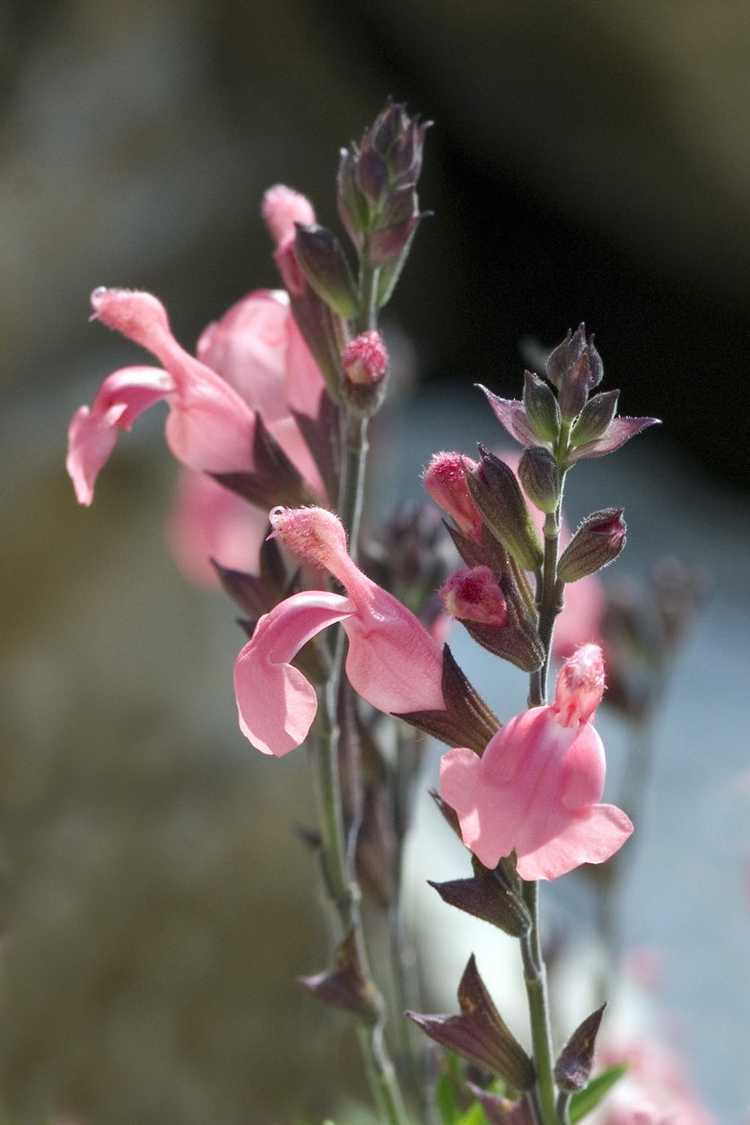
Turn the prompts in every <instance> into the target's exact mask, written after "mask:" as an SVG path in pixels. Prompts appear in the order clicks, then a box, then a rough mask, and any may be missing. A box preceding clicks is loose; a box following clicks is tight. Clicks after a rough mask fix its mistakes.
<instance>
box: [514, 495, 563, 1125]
mask: <svg viewBox="0 0 750 1125" xmlns="http://www.w3.org/2000/svg"><path fill="white" fill-rule="evenodd" d="M561 514H562V489H561V495H560V502H559V504H558V507H557V511H556V512H555V513H553V514H550V515H548V516H547V517H546V519H545V521H544V562H543V565H542V569H541V572H540V573H539V574H538V575H537V608H538V611H539V638H540V640H541V642H542V645H543V646H544V661H543V663H542V666H541V668H539V669H538V670H537V671H536V672H532V673H531V676H530V681H529V706H530V707H541V706H543V705H544V704H545V703H546V702H547V679H548V675H549V664H550V657H551V653H552V635H553V633H554V628H555V618H556V617H557V615H558V613H559V612H560V609H561V608H562V603H561V589H560V585H559V583H558V581H557V553H558V545H559V539H560V520H561ZM523 897H524V900H525V902H526V905H527V907H528V910H529V914H530V915H531V927H530V929H529V931H528V933H527V934H526V935H525V937H523V938H521V954H522V956H523V967H524V979H525V983H526V996H527V999H528V1005H529V1020H530V1023H531V1040H532V1045H533V1049H534V1066H535V1067H536V1075H537V1097H538V1103H539V1106H538V1108H539V1115H540V1118H541V1125H559V1123H560V1121H561V1118H560V1115H559V1112H558V1108H557V1106H556V1104H555V1098H556V1093H555V1081H554V1076H553V1070H552V1067H553V1058H552V1032H551V1028H550V1019H549V1001H548V998H547V969H546V966H545V964H544V958H543V956H542V944H541V932H540V927H539V884H538V883H537V882H524V884H523Z"/></svg>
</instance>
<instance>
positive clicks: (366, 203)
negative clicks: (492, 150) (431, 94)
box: [337, 102, 428, 307]
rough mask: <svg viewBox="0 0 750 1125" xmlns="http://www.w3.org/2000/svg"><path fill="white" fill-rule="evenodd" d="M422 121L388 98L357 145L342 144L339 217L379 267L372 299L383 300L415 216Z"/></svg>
mask: <svg viewBox="0 0 750 1125" xmlns="http://www.w3.org/2000/svg"><path fill="white" fill-rule="evenodd" d="M427 128H428V123H426V122H422V123H420V122H419V119H418V118H416V117H414V118H411V117H409V115H408V114H407V113H406V110H405V108H404V106H402V105H397V104H395V103H392V102H389V103H388V104H387V105H386V107H385V109H384V110H383V112H382V113H381V114H380V115H379V116H378V117H377V119H376V121H375V122H374V124H373V125H372V126H371V127H370V128H369V129H367V130H365V133H364V134H363V136H362V139H361V141H360V143H359V145H356V144H352V145H351V146H350V148H348V149H343V150H342V152H341V159H340V162H339V170H338V179H337V185H338V208H339V214H340V216H341V220H342V222H343V224H344V226H345V227H346V230H347V232H348V233H349V235H350V237H351V239H352V242H353V243H354V245H355V246H356V247H357V250H358V251H359V253H360V255H361V256H363V257H365V258H366V261H367V265H368V266H369V267H370V268H371V269H377V270H380V278H379V287H378V304H379V306H381V307H382V306H383V305H384V304H385V303H386V302H387V301H388V299H389V297H390V295H391V293H392V291H393V288H394V285H395V284H396V281H397V279H398V276H399V274H400V272H401V269H402V268H403V265H404V262H405V261H406V257H407V256H408V253H409V248H410V245H411V241H412V238H413V236H414V232H415V230H416V228H417V225H418V224H419V220H420V218H421V215H420V212H419V201H418V198H417V193H416V186H417V180H418V179H419V174H420V171H421V168H422V150H423V147H424V138H425V133H426V130H427Z"/></svg>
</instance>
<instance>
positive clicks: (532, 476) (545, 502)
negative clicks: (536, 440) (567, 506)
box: [518, 446, 560, 513]
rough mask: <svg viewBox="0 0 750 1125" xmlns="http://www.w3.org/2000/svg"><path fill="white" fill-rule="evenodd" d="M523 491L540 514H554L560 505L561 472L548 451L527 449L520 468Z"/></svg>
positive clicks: (536, 447)
mask: <svg viewBox="0 0 750 1125" xmlns="http://www.w3.org/2000/svg"><path fill="white" fill-rule="evenodd" d="M518 475H519V477H520V478H521V484H522V485H523V490H524V492H525V493H526V495H527V496H528V498H529V500H530V501H531V503H532V504H533V505H534V507H536V508H538V509H539V511H540V512H546V513H549V512H554V511H555V510H556V509H557V505H558V504H559V503H560V470H559V469H558V467H557V461H556V460H555V458H554V457H553V456H552V454H551V453H550V452H549V451H548V450H547V449H542V448H541V447H539V446H534V447H533V448H531V449H525V450H524V452H523V456H522V457H521V461H520V463H519V466H518Z"/></svg>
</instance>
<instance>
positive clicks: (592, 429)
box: [570, 391, 620, 449]
mask: <svg viewBox="0 0 750 1125" xmlns="http://www.w3.org/2000/svg"><path fill="white" fill-rule="evenodd" d="M619 397H620V392H619V391H602V392H601V394H598V395H594V397H593V398H590V399H589V401H588V402H587V403H586V405H585V406H584V408H583V410H582V411H581V416H580V417H579V419H578V421H577V422H576V424H575V426H574V427H573V429H572V431H571V434H570V444H571V445H572V446H573V448H574V449H575V448H577V447H578V446H579V445H585V444H586V442H589V441H596V439H597V438H600V437H601V436H602V434H605V433H606V432H607V430H608V429H609V425H610V423H611V421H612V419H613V418H614V416H615V414H616V413H617V400H618V398H619Z"/></svg>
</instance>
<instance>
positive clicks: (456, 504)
mask: <svg viewBox="0 0 750 1125" xmlns="http://www.w3.org/2000/svg"><path fill="white" fill-rule="evenodd" d="M477 468H479V465H478V463H477V462H476V461H473V460H472V459H471V457H466V456H465V455H464V454H463V453H435V454H434V456H433V458H432V460H431V461H430V463H429V465H428V466H427V468H426V469H425V470H424V472H423V474H422V480H423V481H424V486H425V488H426V489H427V491H428V492H429V494H430V496H431V497H432V499H433V500H434V501H435V503H436V504H437V505H438V507H439V508H442V509H443V511H444V512H447V513H448V515H449V516H451V517H452V518H453V519H454V520H455V521H456V523H457V524H458V526H459V528H460V529H461V531H462V532H463V533H464V535H467V536H468V537H469V538H470V539H472V540H474V541H475V542H479V541H480V540H481V538H482V526H483V525H482V514H481V512H480V511H479V509H478V508H477V506H476V504H475V503H474V500H473V499H472V496H471V493H470V492H469V486H468V484H467V479H466V477H467V473H470V472H473V471H474V470H475V469H477Z"/></svg>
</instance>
